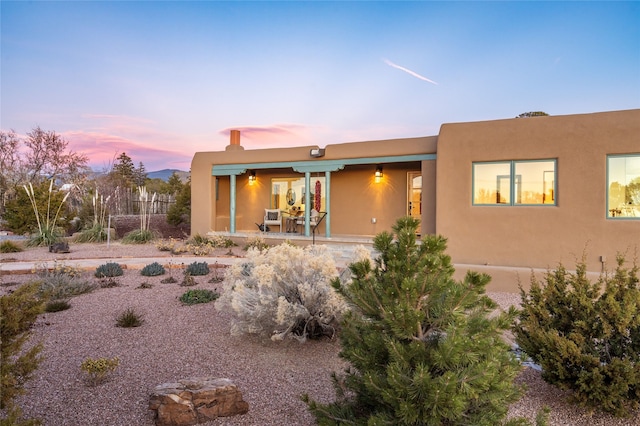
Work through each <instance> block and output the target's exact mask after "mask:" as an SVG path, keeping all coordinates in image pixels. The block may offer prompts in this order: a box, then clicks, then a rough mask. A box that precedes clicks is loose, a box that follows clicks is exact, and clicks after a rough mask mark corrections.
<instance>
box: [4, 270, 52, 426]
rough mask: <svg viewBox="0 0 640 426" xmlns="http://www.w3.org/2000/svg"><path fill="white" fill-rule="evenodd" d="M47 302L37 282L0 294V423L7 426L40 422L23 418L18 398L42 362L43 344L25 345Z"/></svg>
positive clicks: (22, 425)
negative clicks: (17, 403)
mask: <svg viewBox="0 0 640 426" xmlns="http://www.w3.org/2000/svg"><path fill="white" fill-rule="evenodd" d="M45 302H46V299H42V298H41V297H39V296H38V283H35V282H33V283H30V284H24V285H21V286H20V287H18V288H17V289H16V291H14V292H13V293H11V294H7V295H4V296H0V360H1V362H0V389H1V390H2V391H1V392H0V410H2V411H1V412H0V415H1V416H2V417H1V418H0V424H1V425H3V426H4V425H11V426H27V425H36V424H39V422H38V421H36V420H25V419H22V410H21V409H20V407H19V406H18V405H16V404H15V401H14V400H15V398H16V397H17V396H19V395H22V394H24V385H25V383H26V382H27V380H29V379H30V378H31V377H32V376H33V373H34V372H35V370H36V369H37V368H38V366H39V364H40V362H41V361H42V357H41V355H40V352H41V351H42V344H41V343H38V344H36V345H32V346H31V347H29V348H25V344H26V343H27V342H28V341H29V338H30V337H31V330H32V327H33V325H34V324H35V321H36V319H37V317H38V314H40V313H41V312H42V311H43V308H44V304H45Z"/></svg>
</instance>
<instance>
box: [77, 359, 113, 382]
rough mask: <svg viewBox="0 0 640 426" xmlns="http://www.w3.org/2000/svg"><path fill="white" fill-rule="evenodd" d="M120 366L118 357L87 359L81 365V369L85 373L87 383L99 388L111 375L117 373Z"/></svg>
mask: <svg viewBox="0 0 640 426" xmlns="http://www.w3.org/2000/svg"><path fill="white" fill-rule="evenodd" d="M119 364H120V359H118V357H113V358H111V359H109V358H97V359H92V358H87V359H85V360H84V361H82V364H80V369H81V370H82V371H83V372H84V373H85V375H86V381H87V383H88V384H89V385H90V386H97V385H99V384H101V383H103V382H104V381H105V380H107V378H108V377H109V374H111V373H112V372H113V371H115V370H116V368H118V365H119Z"/></svg>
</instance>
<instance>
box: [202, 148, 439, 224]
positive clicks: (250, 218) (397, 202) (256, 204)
mask: <svg viewBox="0 0 640 426" xmlns="http://www.w3.org/2000/svg"><path fill="white" fill-rule="evenodd" d="M436 140H437V138H436V137H435V136H432V137H422V138H405V139H392V140H382V141H369V142H356V143H343V144H335V145H328V146H327V147H325V148H324V155H323V156H322V157H320V158H312V157H310V150H311V149H315V148H318V147H317V146H306V147H298V148H283V149H263V150H242V149H231V150H225V151H218V152H198V153H196V154H195V156H194V158H193V161H192V164H191V188H192V189H191V193H192V197H191V198H192V201H191V209H192V213H191V232H192V233H193V234H197V233H199V234H206V233H207V232H210V231H229V230H230V210H229V206H230V195H231V191H230V186H231V185H230V177H229V176H218V177H215V176H212V168H213V166H215V165H229V164H233V165H243V164H247V165H256V164H258V166H257V167H254V168H252V170H255V172H256V182H255V183H254V184H252V185H250V184H249V180H248V173H242V174H239V175H238V176H236V198H235V201H236V215H235V220H236V231H238V232H240V231H247V230H251V231H254V230H256V229H257V228H256V225H255V224H256V223H261V222H262V217H263V214H264V209H265V208H269V207H270V191H271V179H272V178H276V177H277V178H283V177H296V176H297V177H300V176H304V174H301V173H299V172H296V171H295V170H294V169H293V168H292V167H281V168H269V165H270V164H273V163H287V162H290V163H296V162H298V163H299V162H319V163H321V162H327V161H341V160H354V159H355V160H357V159H361V158H372V161H371V162H369V163H366V164H347V165H346V166H345V167H344V168H342V169H340V170H337V171H334V172H331V176H330V181H331V191H330V194H331V211H330V212H329V214H330V215H331V218H330V223H331V234H335V235H338V234H349V235H366V236H373V235H375V234H377V233H379V232H381V231H383V230H390V229H391V226H392V225H393V224H394V223H395V221H396V219H397V218H398V217H400V216H403V215H405V214H406V213H407V173H408V172H418V173H422V174H428V175H431V176H435V161H434V160H414V161H401V162H388V160H389V158H390V157H399V156H412V155H424V154H432V155H435V150H436ZM234 147H237V145H234ZM347 163H348V161H347ZM260 164H261V165H262V166H260ZM378 165H382V167H383V170H384V177H383V178H382V179H381V181H380V182H378V183H376V182H375V179H374V172H375V169H376V167H377V166H378ZM312 176H313V177H315V176H324V174H323V173H313V175H312ZM216 179H218V184H217V188H218V194H217V197H216V193H215V189H216ZM423 185H424V186H425V187H426V190H425V189H423V191H425V192H428V193H429V194H431V195H430V196H431V197H433V198H432V199H431V200H430V201H429V202H427V203H423V204H425V205H428V206H429V207H428V208H426V209H423V210H422V216H421V220H422V222H423V229H424V231H423V232H435V181H433V180H432V181H430V182H426V183H423ZM423 200H424V199H423ZM372 219H375V223H372V222H374V221H373V220H372ZM325 231H326V222H322V223H321V225H320V227H319V228H318V233H319V234H323V233H325Z"/></svg>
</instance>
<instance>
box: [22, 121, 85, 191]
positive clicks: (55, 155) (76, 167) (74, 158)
mask: <svg viewBox="0 0 640 426" xmlns="http://www.w3.org/2000/svg"><path fill="white" fill-rule="evenodd" d="M24 143H25V145H26V146H27V148H28V150H27V152H26V163H27V165H28V168H29V181H38V180H40V179H42V178H46V179H50V178H61V179H65V180H71V181H73V180H75V179H74V178H76V177H77V176H78V175H80V174H86V172H87V162H88V161H89V159H88V157H87V156H86V155H84V154H80V153H77V152H73V151H68V150H67V146H68V145H69V143H68V142H67V141H66V140H64V139H63V138H62V137H61V136H60V135H58V134H56V132H54V131H44V130H42V129H41V128H40V126H37V127H36V128H35V129H33V130H32V131H31V132H29V133H27V138H26V139H25V141H24Z"/></svg>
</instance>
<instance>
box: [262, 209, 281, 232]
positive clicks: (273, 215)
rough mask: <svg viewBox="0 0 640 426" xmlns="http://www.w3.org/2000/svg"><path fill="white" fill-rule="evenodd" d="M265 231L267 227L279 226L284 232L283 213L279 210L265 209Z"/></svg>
mask: <svg viewBox="0 0 640 426" xmlns="http://www.w3.org/2000/svg"><path fill="white" fill-rule="evenodd" d="M262 223H263V224H264V229H267V226H278V227H279V229H280V232H282V212H281V211H280V210H278V209H264V221H263V222H262Z"/></svg>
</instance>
